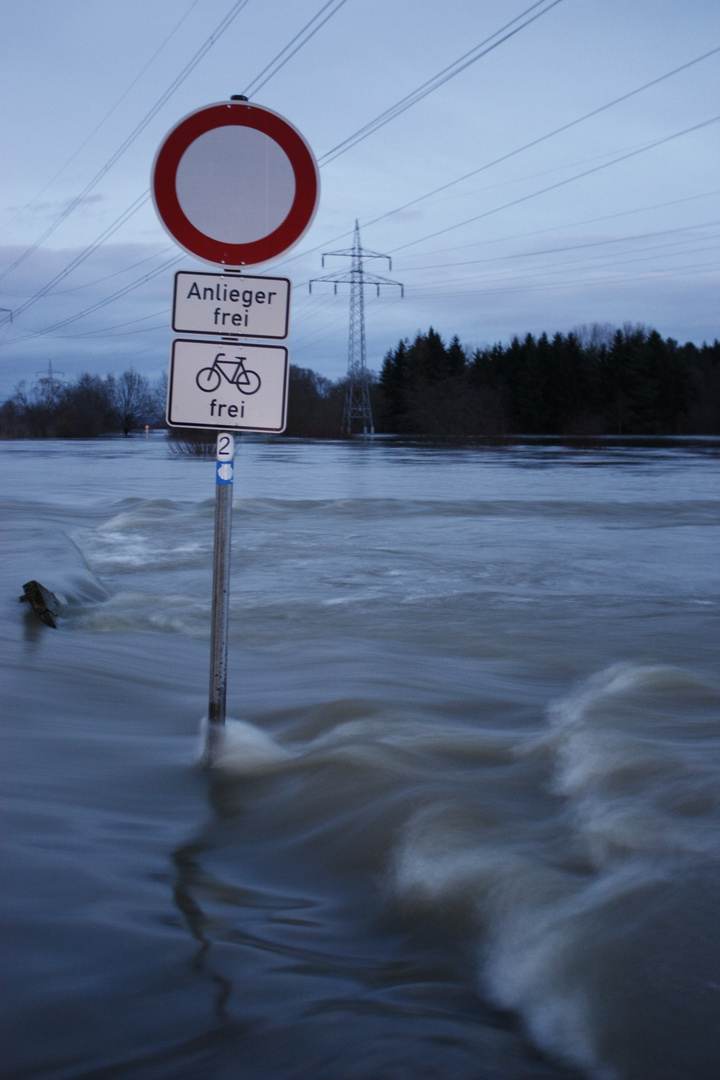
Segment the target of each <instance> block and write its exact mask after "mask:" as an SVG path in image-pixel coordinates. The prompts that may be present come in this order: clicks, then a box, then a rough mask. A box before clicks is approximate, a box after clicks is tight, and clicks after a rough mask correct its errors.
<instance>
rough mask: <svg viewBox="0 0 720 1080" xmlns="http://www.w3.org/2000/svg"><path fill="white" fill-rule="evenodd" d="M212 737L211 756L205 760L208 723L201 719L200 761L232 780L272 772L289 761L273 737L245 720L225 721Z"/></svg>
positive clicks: (289, 755)
mask: <svg viewBox="0 0 720 1080" xmlns="http://www.w3.org/2000/svg"><path fill="white" fill-rule="evenodd" d="M213 734H214V739H213V749H212V754H211V756H210V757H208V722H207V719H204V720H203V721H202V723H201V726H200V752H199V760H200V761H202V762H203V763H205V764H209V765H210V766H211V767H212V768H214V769H219V770H221V771H223V772H227V773H232V774H233V775H235V776H256V775H259V774H261V773H268V772H274V771H275V770H276V769H277V768H278V767H280V766H282V765H285V764H286V763H287V762H289V761H290V760H291V758H292V755H291V754H290V753H289V751H288V750H286V749H285V747H283V746H281V745H280V743H279V742H277V740H276V739H274V738H273V737H272V735H270V734H268V732H267V731H263V729H262V728H259V727H256V726H255V725H254V724H249V723H248V722H247V721H246V720H232V719H228V720H226V721H225V723H224V724H223V725H222V726H221V727H220V728H219V730H217V731H216V732H214V733H213Z"/></svg>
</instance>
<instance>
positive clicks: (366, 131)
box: [318, 0, 562, 165]
mask: <svg viewBox="0 0 720 1080" xmlns="http://www.w3.org/2000/svg"><path fill="white" fill-rule="evenodd" d="M545 3H546V0H537V2H536V3H534V4H532V5H531V6H530V7H529V8H526V9H525V11H522V12H521V13H520V14H519V15H516V16H515V18H514V19H511V20H510V22H509V23H505V25H504V26H501V27H500V29H499V30H496V31H495V32H494V33H493V34H491V35H490V37H487V38H485V40H484V41H481V42H480V43H479V44H478V45H476V46H475V47H474V48H473V49H470V50H469V52H466V53H464V54H463V56H461V57H460V58H459V59H458V60H456V61H455V62H454V63H452V64H450V65H448V67H446V68H443V70H442V71H439V72H438V73H437V75H434V76H433V77H432V79H428V80H427V82H424V83H423V84H422V85H421V86H418V87H417V89H416V90H413V91H412V93H410V94H408V95H407V96H406V97H404V98H401V100H400V101H398V102H396V103H395V104H394V105H391V106H390V108H389V109H386V110H385V112H383V113H380V115H379V116H376V117H375V119H374V120H371V121H370V122H369V123H368V124H365V125H364V126H363V127H361V128H359V129H358V130H357V131H356V132H355V133H354V135H349V136H348V138H347V139H343V141H342V142H341V143H338V144H337V146H334V147H333V148H332V150H328V151H327V152H326V153H325V154H323V155H322V157H320V158H318V163H319V164H321V165H327V164H329V162H331V161H334V160H335V158H337V157H340V155H341V154H344V153H346V151H348V150H350V149H351V147H353V146H356V145H357V143H359V142H362V141H363V140H364V139H367V137H368V136H369V135H372V134H373V133H374V132H375V131H378V130H379V129H380V128H381V127H384V126H385V124H389V123H390V121H391V120H394V119H395V117H396V116H399V115H400V114H401V113H403V112H405V110H406V109H409V108H411V107H412V106H413V105H416V104H417V102H418V101H421V100H422V99H423V98H424V97H427V95H428V94H431V93H432V92H433V90H437V89H438V87H440V86H442V85H443V84H444V83H446V82H448V81H449V80H450V79H454V78H455V76H456V75H459V74H460V72H461V71H465V69H466V68H468V67H470V66H471V65H472V64H475V63H476V62H477V61H478V60H481V59H482V57H483V56H487V54H488V53H490V52H492V51H493V49H497V47H498V46H499V45H502V44H503V42H505V41H507V40H508V39H509V38H511V37H514V36H515V34H519V33H520V31H521V30H524V29H525V27H526V26H529V25H530V23H533V22H535V20H536V19H540V18H541V17H542V16H543V15H546V14H547V13H548V11H550V10H551V9H552V8H554V7H556V6H557V5H558V4H560V3H562V0H552V3H550V4H548V5H547V7H545V8H544V9H543V10H542V11H538V12H536V14H535V15H532V16H531V17H530V18H529V19H526V20H525V22H523V23H521V24H520V25H519V26H516V27H515V29H514V30H509V27H511V26H513V24H514V23H516V22H518V21H519V20H520V19H523V18H525V16H526V15H528V14H529V13H530V12H531V11H535V8H538V7H541V6H542V5H543V4H545ZM506 30H509V33H507V34H505V31H506ZM500 34H504V36H503V37H500V36H499V35H500ZM494 38H498V40H497V41H493V39H494ZM490 42H493V44H489V43H490ZM485 46H487V48H486V47H485Z"/></svg>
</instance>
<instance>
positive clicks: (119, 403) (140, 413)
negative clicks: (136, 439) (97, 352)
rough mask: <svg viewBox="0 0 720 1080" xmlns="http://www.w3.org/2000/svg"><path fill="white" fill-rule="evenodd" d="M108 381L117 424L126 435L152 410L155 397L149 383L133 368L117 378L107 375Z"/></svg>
mask: <svg viewBox="0 0 720 1080" xmlns="http://www.w3.org/2000/svg"><path fill="white" fill-rule="evenodd" d="M108 383H109V384H110V393H111V397H112V403H113V409H114V410H115V413H116V415H117V419H118V424H119V426H120V428H121V430H122V433H123V435H126V436H127V435H129V434H130V432H131V431H132V430H133V429H134V428H136V427H138V426H139V425H140V423H141V422H142V420H143V418H144V417H145V416H147V415H148V414H149V413H152V412H154V406H155V398H154V395H153V393H152V390H151V388H150V383H149V381H148V380H147V379H146V378H145V376H144V375H140V374H138V372H137V371H135V370H134V369H133V368H130V369H129V370H128V371H123V373H122V375H120V376H119V377H118V378H117V379H116V378H115V377H114V376H113V375H111V376H109V377H108Z"/></svg>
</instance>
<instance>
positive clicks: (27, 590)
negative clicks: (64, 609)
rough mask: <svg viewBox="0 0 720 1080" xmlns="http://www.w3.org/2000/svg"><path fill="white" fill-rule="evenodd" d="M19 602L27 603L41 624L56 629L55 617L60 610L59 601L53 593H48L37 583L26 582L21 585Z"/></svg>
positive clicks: (47, 590) (48, 591)
mask: <svg viewBox="0 0 720 1080" xmlns="http://www.w3.org/2000/svg"><path fill="white" fill-rule="evenodd" d="M23 590H24V592H23V595H22V596H21V597H20V599H21V600H24V601H27V603H28V604H30V606H31V608H32V609H33V611H34V612H35V614H36V615H37V617H38V619H40V621H41V622H44V623H45V625H46V626H52V627H53V629H57V623H56V622H55V616H56V615H57V613H58V611H59V610H60V601H59V600H58V598H57V596H56V595H55V593H53V592H50V590H49V589H46V588H45V586H44V585H41V584H40V582H39V581H26V582H25V584H24V585H23Z"/></svg>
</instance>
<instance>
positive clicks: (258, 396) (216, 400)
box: [166, 339, 290, 433]
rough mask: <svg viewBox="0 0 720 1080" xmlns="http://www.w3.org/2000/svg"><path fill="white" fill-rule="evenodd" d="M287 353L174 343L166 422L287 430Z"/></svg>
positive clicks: (240, 345)
mask: <svg viewBox="0 0 720 1080" xmlns="http://www.w3.org/2000/svg"><path fill="white" fill-rule="evenodd" d="M289 366H290V365H289V357H288V350H287V349H286V348H285V346H284V345H247V344H245V343H244V342H229V343H228V342H220V341H187V340H183V339H178V340H177V341H174V342H173V348H172V355H171V358H170V377H169V380H168V399H167V414H166V419H167V422H168V424H169V425H170V427H186V428H220V429H222V430H224V431H267V432H275V433H278V432H281V431H284V430H285V423H286V420H287V387H288V372H289Z"/></svg>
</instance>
